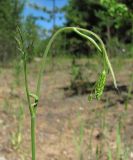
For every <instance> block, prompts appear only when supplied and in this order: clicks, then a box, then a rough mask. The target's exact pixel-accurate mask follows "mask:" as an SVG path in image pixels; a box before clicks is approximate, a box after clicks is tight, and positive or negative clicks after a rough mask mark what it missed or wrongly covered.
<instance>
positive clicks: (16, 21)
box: [0, 0, 133, 63]
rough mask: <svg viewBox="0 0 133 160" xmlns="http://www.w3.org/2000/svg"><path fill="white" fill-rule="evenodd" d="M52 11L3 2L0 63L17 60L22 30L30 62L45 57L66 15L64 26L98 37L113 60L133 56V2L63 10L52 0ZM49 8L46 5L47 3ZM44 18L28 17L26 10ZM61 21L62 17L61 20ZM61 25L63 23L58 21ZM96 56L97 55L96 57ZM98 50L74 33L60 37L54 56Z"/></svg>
mask: <svg viewBox="0 0 133 160" xmlns="http://www.w3.org/2000/svg"><path fill="white" fill-rule="evenodd" d="M51 1H52V3H53V6H52V8H50V9H49V7H48V6H45V5H44V6H42V5H39V3H33V1H25V0H1V1H0V61H1V63H5V62H7V61H9V60H10V62H11V60H13V59H14V57H15V58H16V57H17V56H18V55H19V54H18V50H17V45H16V42H15V36H16V35H15V34H16V28H17V26H19V27H20V28H21V30H22V33H23V37H24V39H25V45H26V46H27V53H28V55H29V56H28V60H29V62H30V61H32V60H33V59H34V58H35V57H41V56H42V54H43V51H44V49H45V46H46V44H47V42H48V40H49V38H50V37H51V35H52V33H54V32H55V31H56V30H57V29H58V28H60V27H62V26H60V25H59V24H58V23H57V21H56V18H57V15H58V14H59V13H63V15H64V16H63V18H64V19H65V22H64V23H63V26H78V27H83V28H86V29H90V30H92V31H94V32H96V33H98V34H99V35H100V36H101V37H102V39H103V40H104V42H105V43H106V46H107V49H108V51H109V53H110V56H111V57H112V56H124V57H125V56H126V57H132V56H133V45H132V42H133V2H132V0H109V1H108V0H82V1H81V0H68V1H67V3H66V5H65V6H63V7H57V6H58V5H57V4H58V3H60V0H51ZM44 4H45V3H44ZM27 5H28V7H31V8H32V9H33V10H35V11H36V12H39V11H41V12H42V13H45V14H47V16H43V15H45V14H42V16H38V15H36V16H35V15H33V14H29V15H28V16H25V15H24V9H25V6H27ZM60 18H61V17H60ZM38 20H41V21H42V22H48V23H51V24H52V28H48V27H47V26H44V25H39V24H38V23H37V21H38ZM58 21H59V20H58ZM92 53H93V54H92ZM94 53H95V52H94V49H93V48H92V46H90V45H89V44H88V42H87V41H84V43H83V42H82V39H78V36H77V35H74V33H68V34H65V35H60V37H58V39H57V41H56V42H55V44H54V45H53V51H52V53H51V56H52V57H53V58H54V57H55V56H58V55H76V56H92V55H94Z"/></svg>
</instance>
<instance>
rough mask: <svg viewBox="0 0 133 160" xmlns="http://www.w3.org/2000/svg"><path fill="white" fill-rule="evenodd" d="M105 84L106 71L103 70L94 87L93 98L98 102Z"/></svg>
mask: <svg viewBox="0 0 133 160" xmlns="http://www.w3.org/2000/svg"><path fill="white" fill-rule="evenodd" d="M105 83H106V71H105V70H103V71H102V73H101V74H100V76H99V78H98V81H97V82H96V86H95V97H96V99H98V100H99V99H100V98H101V96H102V94H103V90H104V86H105Z"/></svg>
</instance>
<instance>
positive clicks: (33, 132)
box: [31, 115, 36, 160]
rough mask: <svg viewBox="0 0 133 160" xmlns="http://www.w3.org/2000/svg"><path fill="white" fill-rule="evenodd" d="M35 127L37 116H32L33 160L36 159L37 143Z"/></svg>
mask: <svg viewBox="0 0 133 160" xmlns="http://www.w3.org/2000/svg"><path fill="white" fill-rule="evenodd" d="M35 126H36V116H35V115H33V116H31V148H32V160H35V159H36V142H35Z"/></svg>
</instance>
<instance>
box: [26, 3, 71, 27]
mask: <svg viewBox="0 0 133 160" xmlns="http://www.w3.org/2000/svg"><path fill="white" fill-rule="evenodd" d="M67 1H68V0H55V2H56V6H57V7H63V6H64V5H66V4H67ZM52 2H53V0H28V1H27V3H26V6H25V9H24V13H23V14H24V17H26V16H28V15H33V16H44V17H46V18H48V15H47V14H45V13H43V12H42V11H38V10H35V9H33V8H31V7H30V6H29V4H28V3H36V4H38V5H39V6H46V7H47V8H48V9H52V7H53V3H52ZM59 17H62V19H60V18H59ZM64 22H65V18H64V14H63V13H62V14H56V25H58V26H61V25H63V23H64ZM36 23H37V24H38V25H40V26H41V27H43V28H46V29H51V28H52V27H53V21H51V22H44V21H42V20H37V22H36Z"/></svg>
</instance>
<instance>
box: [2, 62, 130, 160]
mask: <svg viewBox="0 0 133 160" xmlns="http://www.w3.org/2000/svg"><path fill="white" fill-rule="evenodd" d="M81 63H83V62H81ZM90 63H91V62H90ZM37 66H38V64H37V62H35V63H33V64H30V66H29V67H30V68H31V72H30V73H29V79H30V80H29V81H30V87H31V90H34V87H35V79H36V75H37V71H38V67H37ZM113 66H115V67H116V68H117V70H116V73H117V76H116V77H117V81H118V88H119V93H118V92H117V91H116V90H115V89H114V87H113V83H112V79H111V76H110V75H109V78H108V81H107V85H106V88H105V92H104V95H103V97H102V98H101V100H100V101H96V100H93V101H92V102H88V98H87V97H88V94H89V92H90V91H89V89H87V88H86V87H83V85H81V86H79V88H80V89H79V90H80V92H79V93H78V94H77V93H76V92H75V90H70V89H69V88H70V81H71V74H70V64H69V63H68V64H64V66H63V67H62V66H58V67H54V71H47V72H46V73H45V74H44V77H43V84H42V87H41V99H40V103H39V107H38V111H37V124H36V126H37V129H36V135H37V137H36V143H37V159H38V160H78V159H80V160H95V159H96V157H95V153H96V150H98V152H99V155H100V156H99V160H107V151H108V150H109V148H110V149H111V151H112V152H113V153H114V154H113V155H115V152H116V150H117V145H116V132H117V129H116V128H117V126H118V124H119V123H121V126H122V127H121V136H122V142H121V145H122V147H121V148H123V150H122V152H124V151H125V148H128V149H129V153H128V159H129V160H130V159H131V160H132V159H133V157H132V154H133V153H132V152H133V132H132V131H133V98H132V95H133V90H132V91H131V97H130V98H129V100H128V109H127V110H125V102H126V100H127V95H128V94H127V93H128V90H129V89H128V88H129V85H131V75H132V74H133V70H132V68H133V60H129V59H128V60H121V61H119V60H118V61H116V60H114V61H113ZM87 73H90V74H89V78H90V79H91V82H94V79H95V77H96V74H95V73H92V71H90V70H89V69H88V71H87ZM85 75H86V73H85ZM14 80H15V77H14V76H13V69H12V68H11V67H10V68H2V69H1V73H0V104H1V105H0V129H1V131H0V158H1V159H2V157H3V158H5V159H6V160H29V159H31V151H30V116H29V110H28V108H27V101H26V98H25V92H24V85H23V84H24V83H23V72H22V73H21V76H20V86H16V85H15V82H14ZM66 88H67V89H66ZM20 105H21V106H23V108H24V120H23V127H22V143H21V144H20V147H19V148H18V149H15V148H14V147H13V145H12V134H13V133H15V132H16V130H17V126H18V121H17V114H16V113H17V110H18V108H19V107H20ZM82 127H83V142H82V143H81V147H80V151H81V156H83V157H80V158H79V152H80V151H77V145H76V144H77V143H78V142H79V141H78V140H79V137H80V130H81V128H82ZM115 158H116V157H115V156H114V158H113V159H114V160H115ZM1 159H0V160H1ZM121 159H122V158H121ZM123 160H124V159H123Z"/></svg>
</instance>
